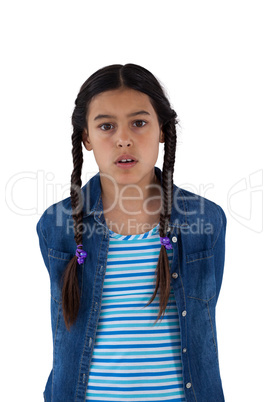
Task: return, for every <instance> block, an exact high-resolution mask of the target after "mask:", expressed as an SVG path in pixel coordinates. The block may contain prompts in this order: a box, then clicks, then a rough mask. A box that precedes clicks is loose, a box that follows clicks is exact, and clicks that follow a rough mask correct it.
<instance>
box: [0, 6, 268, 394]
mask: <svg viewBox="0 0 268 402" xmlns="http://www.w3.org/2000/svg"><path fill="white" fill-rule="evenodd" d="M266 7H267V3H266V2H265V1H258V0H255V1H236V0H232V1H226V0H225V1H215V0H214V1H207V0H203V1H179V0H176V1H171V0H166V1H158V0H151V1H150V0H147V1H144V0H142V1H141V0H135V2H134V1H133V2H128V1H105V0H102V1H99V2H97V1H94V2H93V1H79V0H76V1H68V0H67V1H66V0H65V1H56V0H55V1H27V0H24V1H9V2H6V3H5V4H3V3H2V6H1V10H0V11H1V12H0V14H1V17H0V18H1V20H0V29H1V59H2V61H1V75H0V79H1V144H2V146H1V188H2V197H1V206H2V208H1V211H2V220H1V222H2V228H1V245H2V249H1V260H2V263H1V273H2V274H1V328H2V329H1V352H0V353H1V365H2V371H1V372H2V375H1V379H2V382H3V383H2V385H1V387H0V399H1V401H5V402H6V401H15V400H22V401H27V402H28V401H29V402H31V401H33V402H41V401H42V400H43V397H42V393H43V390H44V388H45V383H46V380H47V377H48V375H49V372H50V370H51V365H52V336H51V327H50V296H49V292H50V290H49V277H48V273H47V271H46V268H45V265H44V262H43V260H42V256H41V252H40V249H39V243H38V237H37V234H36V223H37V221H38V219H39V217H40V216H41V214H42V213H43V211H44V210H45V209H46V208H47V207H48V206H49V205H51V204H52V203H55V202H57V201H60V200H61V199H63V198H66V197H68V196H69V183H70V175H71V171H72V156H71V133H72V128H71V114H72V111H73V107H74V101H75V98H76V96H77V93H78V91H79V89H80V86H81V85H82V83H83V82H84V81H85V80H86V79H87V78H88V77H89V76H90V75H91V74H92V73H93V72H95V71H96V70H97V69H99V68H101V67H103V66H105V65H109V64H117V63H119V64H125V63H135V64H140V65H142V66H144V67H145V68H147V69H149V70H150V71H151V72H152V73H153V74H155V76H156V77H157V78H158V79H159V80H160V81H161V82H162V84H163V85H164V86H165V88H166V90H167V93H168V96H169V99H170V101H171V103H172V106H173V107H174V109H175V110H176V112H177V114H178V117H179V118H180V121H181V127H182V128H181V132H180V134H179V144H178V148H177V158H176V165H175V175H174V182H175V184H176V185H177V186H180V187H182V188H185V189H188V190H190V191H193V192H196V193H198V194H200V195H203V196H205V197H207V198H209V199H211V200H213V201H214V202H216V203H218V204H220V205H221V206H222V208H223V209H224V211H225V213H226V215H227V234H226V260H225V274H224V280H223V285H222V289H221V294H220V298H219V301H218V307H217V330H218V343H219V357H220V369H221V377H222V382H223V388H224V393H225V397H226V401H227V402H237V401H239V402H240V401H243V402H247V401H254V402H255V401H268V395H267V386H266V385H267V374H268V373H267V358H268V354H267V335H268V333H267V272H266V269H267V268H268V267H267V260H266V259H265V249H266V247H267V240H268V239H267V217H266V221H265V214H266V210H265V209H264V204H265V200H266V197H265V181H266V174H267V135H268V118H267V117H268V116H267V111H268V104H267V103H268V102H267V94H268V78H267V76H268V74H267V71H268V54H267V37H268V24H267V17H268V15H267V11H266ZM163 146H164V145H163V144H160V150H159V151H160V152H159V160H158V163H157V166H159V167H160V168H162V162H163V149H164V148H163ZM84 157H85V159H86V160H85V162H84V166H83V175H82V179H83V185H84V184H85V182H86V181H87V180H89V178H90V177H91V176H92V174H93V173H94V174H95V173H97V171H98V170H97V166H96V164H95V162H94V160H93V158H94V156H93V153H92V152H91V153H89V152H87V153H85V151H84ZM3 189H5V191H3ZM4 194H5V197H4ZM266 202H267V201H266ZM265 240H266V242H265Z"/></svg>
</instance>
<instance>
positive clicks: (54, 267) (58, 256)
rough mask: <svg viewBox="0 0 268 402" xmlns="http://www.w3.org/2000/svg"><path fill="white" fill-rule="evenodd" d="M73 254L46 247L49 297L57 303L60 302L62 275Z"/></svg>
mask: <svg viewBox="0 0 268 402" xmlns="http://www.w3.org/2000/svg"><path fill="white" fill-rule="evenodd" d="M73 256H74V255H73V254H71V253H65V252H63V251H58V250H54V249H52V248H49V249H48V258H49V268H50V292H51V297H52V298H53V299H54V300H55V301H56V302H58V303H61V300H62V297H61V290H62V284H63V280H62V275H63V273H64V271H65V268H66V267H67V265H68V262H69V261H70V260H71V259H72V258H73Z"/></svg>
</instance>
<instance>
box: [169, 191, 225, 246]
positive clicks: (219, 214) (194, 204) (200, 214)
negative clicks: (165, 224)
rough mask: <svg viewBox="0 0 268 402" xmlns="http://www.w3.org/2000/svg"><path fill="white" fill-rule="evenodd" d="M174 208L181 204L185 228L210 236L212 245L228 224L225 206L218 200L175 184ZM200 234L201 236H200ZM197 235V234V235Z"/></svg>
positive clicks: (180, 209) (185, 229)
mask: <svg viewBox="0 0 268 402" xmlns="http://www.w3.org/2000/svg"><path fill="white" fill-rule="evenodd" d="M174 189H175V191H174V208H175V210H176V208H178V206H179V214H180V215H181V216H183V219H182V218H180V219H181V221H183V224H182V225H181V229H182V228H183V229H184V231H185V232H187V233H189V234H195V235H200V236H206V235H207V237H209V238H210V241H209V244H210V246H211V247H213V245H214V244H215V242H216V241H217V238H218V236H219V233H220V232H221V230H223V229H224V230H225V228H226V224H227V218H226V214H225V212H224V210H223V208H222V207H221V206H220V205H219V204H217V203H216V202H214V201H212V200H210V199H208V198H206V197H203V196H201V195H199V194H196V193H193V192H191V191H189V190H186V189H183V188H181V187H177V186H176V185H174ZM200 236H199V237H200ZM195 237H197V236H195Z"/></svg>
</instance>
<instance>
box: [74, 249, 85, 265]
mask: <svg viewBox="0 0 268 402" xmlns="http://www.w3.org/2000/svg"><path fill="white" fill-rule="evenodd" d="M78 247H83V244H78V246H77V249H76V253H75V255H76V256H77V262H78V264H79V265H81V264H83V262H84V260H85V258H86V256H87V252H86V251H85V250H82V249H80V248H78Z"/></svg>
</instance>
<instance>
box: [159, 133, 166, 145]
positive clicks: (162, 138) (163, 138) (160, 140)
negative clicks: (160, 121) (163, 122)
mask: <svg viewBox="0 0 268 402" xmlns="http://www.w3.org/2000/svg"><path fill="white" fill-rule="evenodd" d="M159 142H161V143H163V142H165V134H164V133H163V131H162V130H161V131H160V134H159Z"/></svg>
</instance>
